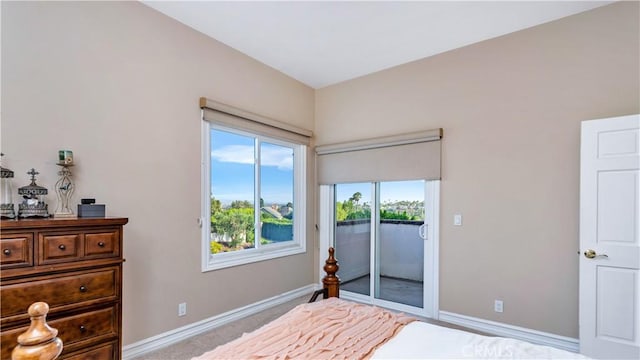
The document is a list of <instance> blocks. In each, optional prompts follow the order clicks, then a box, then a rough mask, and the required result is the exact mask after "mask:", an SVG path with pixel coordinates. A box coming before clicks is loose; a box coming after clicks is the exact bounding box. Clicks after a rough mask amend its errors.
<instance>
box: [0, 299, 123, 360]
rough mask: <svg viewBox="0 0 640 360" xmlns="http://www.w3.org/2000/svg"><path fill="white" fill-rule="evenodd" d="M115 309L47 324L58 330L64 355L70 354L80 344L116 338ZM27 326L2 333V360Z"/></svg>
mask: <svg viewBox="0 0 640 360" xmlns="http://www.w3.org/2000/svg"><path fill="white" fill-rule="evenodd" d="M115 314H116V309H115V308H114V307H110V308H106V309H100V310H94V311H89V312H86V313H81V314H79V315H73V316H67V317H63V318H60V319H55V320H49V321H47V323H48V324H49V326H51V327H52V328H54V329H57V330H58V337H59V338H60V339H61V340H62V342H63V343H64V351H65V353H68V352H72V351H74V349H76V348H78V347H79V345H82V343H85V344H86V343H91V341H94V340H95V341H100V340H103V341H104V340H105V339H109V338H114V337H117V336H118V332H117V331H118V328H117V324H116V323H115V319H116V315H115ZM27 329H28V326H24V327H21V328H16V329H12V330H8V331H3V332H2V336H1V338H2V341H1V346H2V359H9V358H10V357H11V351H13V348H14V347H15V346H16V344H17V343H18V336H20V334H22V333H24V332H25V331H26V330H27Z"/></svg>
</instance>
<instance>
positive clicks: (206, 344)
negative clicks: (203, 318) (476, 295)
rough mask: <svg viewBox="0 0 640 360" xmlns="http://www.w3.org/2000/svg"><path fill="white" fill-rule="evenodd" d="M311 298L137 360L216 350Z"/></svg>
mask: <svg viewBox="0 0 640 360" xmlns="http://www.w3.org/2000/svg"><path fill="white" fill-rule="evenodd" d="M309 298H311V294H309V295H307V296H303V297H299V298H296V299H293V300H291V301H289V302H286V303H284V304H281V305H278V306H275V307H272V308H270V309H267V310H264V311H262V312H259V313H257V314H255V315H251V316H248V317H246V318H244V319H240V320H237V321H234V322H232V323H230V324H227V325H223V326H221V327H218V328H216V329H214V330H211V331H209V332H206V333H204V334H200V335H197V336H194V337H192V338H190V339H187V340H185V341H181V342H179V343H176V344H174V345H171V346H168V347H166V348H163V349H160V350H157V351H154V352H152V353H148V354H146V355H142V356H138V357H136V358H135V360H188V359H191V358H192V357H194V356H199V355H202V354H203V353H205V352H207V351H209V350H213V348H215V347H216V346H218V345H222V344H225V343H227V342H229V341H231V340H234V339H236V338H239V337H240V336H241V335H242V334H243V333H246V332H250V331H253V330H255V329H257V328H259V327H261V326H262V325H264V324H266V323H268V322H270V321H272V320H274V319H276V318H278V317H279V316H281V315H283V314H284V313H286V312H287V311H289V310H291V309H293V308H294V307H296V306H297V305H299V304H303V303H306V302H307V301H309ZM420 320H422V321H425V322H428V323H432V324H437V325H441V326H445V327H450V328H454V329H460V330H465V331H470V332H474V333H477V334H481V335H487V334H483V333H480V332H477V331H473V330H469V329H466V328H463V327H460V326H456V325H452V324H447V323H443V322H441V321H434V320H430V319H420Z"/></svg>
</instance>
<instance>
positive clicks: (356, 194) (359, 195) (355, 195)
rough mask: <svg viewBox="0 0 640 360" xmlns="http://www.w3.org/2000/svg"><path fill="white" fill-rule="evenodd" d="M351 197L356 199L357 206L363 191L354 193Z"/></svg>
mask: <svg viewBox="0 0 640 360" xmlns="http://www.w3.org/2000/svg"><path fill="white" fill-rule="evenodd" d="M351 199H353V201H355V203H356V206H358V203H359V202H360V199H362V193H360V192H359V191H358V192H356V193H355V194H353V196H352V197H351Z"/></svg>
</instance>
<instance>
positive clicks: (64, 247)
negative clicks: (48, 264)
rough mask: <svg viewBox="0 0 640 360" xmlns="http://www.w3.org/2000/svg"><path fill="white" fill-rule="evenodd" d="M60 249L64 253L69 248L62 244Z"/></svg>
mask: <svg viewBox="0 0 640 360" xmlns="http://www.w3.org/2000/svg"><path fill="white" fill-rule="evenodd" d="M58 249H60V250H62V251H64V250H66V249H67V247H66V246H64V244H60V245H58Z"/></svg>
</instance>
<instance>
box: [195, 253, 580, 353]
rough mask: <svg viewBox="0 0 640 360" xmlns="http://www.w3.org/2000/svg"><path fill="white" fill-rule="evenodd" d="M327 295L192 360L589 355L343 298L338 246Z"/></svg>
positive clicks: (331, 256)
mask: <svg viewBox="0 0 640 360" xmlns="http://www.w3.org/2000/svg"><path fill="white" fill-rule="evenodd" d="M324 269H325V272H326V273H327V275H326V276H325V278H324V279H323V289H322V290H319V291H318V292H316V293H315V294H314V296H313V297H312V300H315V298H316V297H317V296H318V295H319V294H322V295H323V298H325V300H323V301H321V302H310V303H308V304H302V305H298V306H297V307H295V308H294V309H292V310H291V311H289V312H288V313H286V314H285V315H283V316H282V317H280V318H278V319H276V320H274V321H272V322H270V323H268V324H266V325H264V326H263V327H261V328H259V329H257V330H255V331H253V332H251V333H247V334H244V335H243V336H241V337H240V338H238V339H236V340H233V341H231V342H229V343H227V344H224V345H221V346H218V347H217V348H215V349H213V350H211V351H208V352H206V353H204V354H203V355H201V356H198V357H195V358H192V360H214V359H216V360H217V359H274V360H275V359H283V360H284V359H586V357H584V356H582V355H580V354H576V353H572V352H568V351H564V350H560V349H556V348H553V347H549V346H541V345H534V344H531V343H528V342H525V341H520V340H516V339H509V338H503V337H492V336H483V335H478V334H473V333H469V332H466V331H461V330H456V329H451V328H446V327H442V326H438V325H433V324H429V323H426V322H422V321H418V320H417V319H415V318H413V317H411V316H407V315H405V314H401V313H396V312H392V311H389V310H386V309H382V308H379V307H375V306H370V305H363V304H359V303H355V302H350V301H346V300H342V299H339V284H340V280H339V278H338V277H337V276H336V272H337V271H338V263H337V261H336V259H335V257H334V250H333V249H332V248H330V249H329V258H328V259H327V261H326V264H325V266H324Z"/></svg>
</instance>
